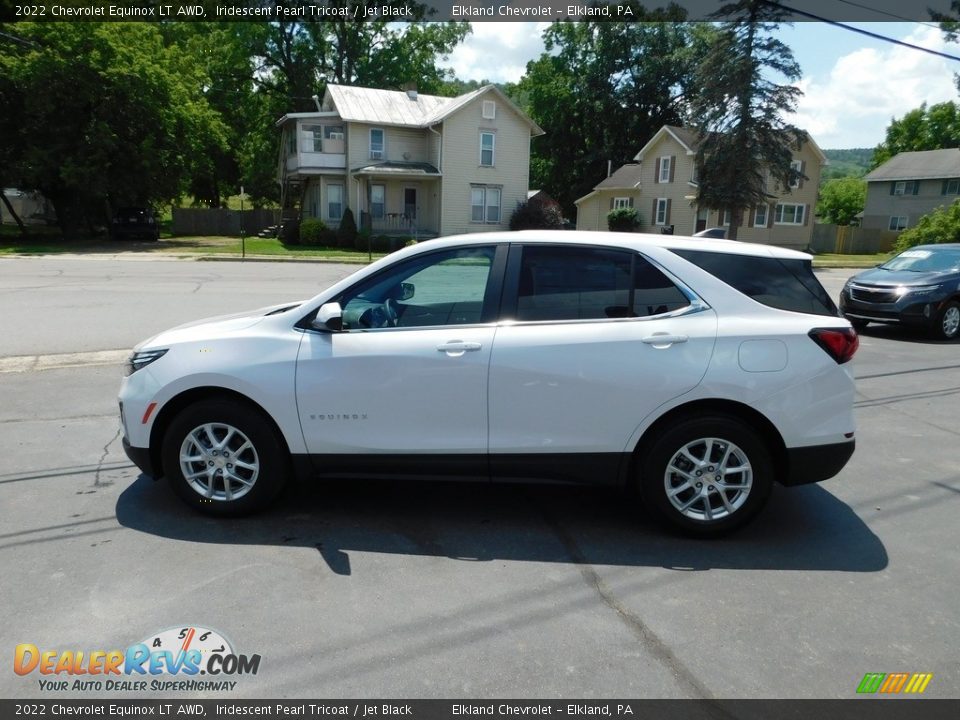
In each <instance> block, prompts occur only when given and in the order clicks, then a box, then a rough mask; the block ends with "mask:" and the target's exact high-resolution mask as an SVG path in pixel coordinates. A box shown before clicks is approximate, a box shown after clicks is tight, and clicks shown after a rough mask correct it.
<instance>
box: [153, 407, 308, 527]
mask: <svg viewBox="0 0 960 720" xmlns="http://www.w3.org/2000/svg"><path fill="white" fill-rule="evenodd" d="M161 452H162V459H163V469H164V474H165V475H166V476H167V478H168V479H169V481H170V483H171V485H172V486H173V489H174V491H176V493H177V494H178V495H179V496H180V497H181V498H182V499H183V500H185V501H186V502H187V504H189V505H191V506H193V507H195V508H197V509H198V510H201V511H203V512H205V513H209V514H212V515H243V514H247V513H250V512H254V511H257V510H260V509H262V508H264V507H266V506H267V505H268V504H269V503H270V502H271V501H272V500H273V499H274V498H275V497H276V496H277V495H278V494H279V492H280V491H281V490H282V489H283V486H284V485H285V484H286V481H287V478H288V476H289V474H290V469H289V468H290V459H289V455H288V452H287V449H286V446H285V445H284V443H283V441H282V440H281V439H280V438H279V437H278V436H277V433H276V431H275V430H274V428H273V426H272V425H271V423H270V422H269V421H268V420H267V419H266V418H265V417H264V416H263V415H262V414H261V413H260V412H259V411H257V410H255V409H254V408H252V407H250V406H249V405H247V404H245V403H242V402H238V401H234V400H229V399H222V400H203V401H201V402H198V403H195V404H193V405H190V406H188V407H187V408H185V409H184V410H182V411H181V412H180V413H179V414H178V415H177V416H176V417H175V418H174V420H173V422H172V423H170V427H169V428H167V432H166V434H165V435H164V439H163V447H162V450H161Z"/></svg>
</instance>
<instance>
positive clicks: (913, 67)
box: [791, 25, 960, 148]
mask: <svg viewBox="0 0 960 720" xmlns="http://www.w3.org/2000/svg"><path fill="white" fill-rule="evenodd" d="M902 39H903V40H904V41H906V42H909V43H911V44H913V45H919V46H921V47H925V48H929V49H931V50H939V51H942V52H947V53H949V54H958V51H960V46H958V45H957V44H955V43H948V42H946V41H945V40H944V38H943V34H942V33H941V32H940V31H939V30H938V29H936V28H934V27H929V26H925V25H920V26H917V28H916V29H914V30H913V31H912V32H911V33H910V34H909V35H907V36H906V37H905V38H902ZM958 70H960V64H957V63H953V62H951V61H948V60H947V59H945V58H941V57H937V56H935V55H930V54H927V53H923V52H921V51H919V50H913V49H910V48H906V47H901V46H899V45H893V44H887V45H884V46H883V47H882V48H881V49H879V50H878V49H873V48H861V49H859V50H855V51H853V52H851V53H848V54H846V55H843V56H841V57H840V58H839V59H838V60H837V61H836V63H834V66H833V68H832V70H831V71H830V74H829V77H827V78H817V77H807V78H804V79H803V80H802V81H801V82H800V89H801V90H803V92H804V96H803V98H801V100H800V102H799V103H798V107H797V113H796V115H794V116H793V117H792V118H791V120H792V122H794V123H795V124H796V125H798V126H799V127H802V128H804V129H805V130H807V131H808V132H809V133H810V134H811V135H812V136H813V138H814V139H815V140H816V141H817V144H818V145H820V147H823V148H848V147H874V146H876V145H878V144H879V143H880V142H881V141H882V140H883V138H884V136H885V131H886V127H887V125H889V124H890V120H891V118H894V117H897V118H899V117H901V116H903V115H904V114H905V113H906V112H908V111H910V110H912V109H914V108H917V107H919V106H920V105H921V103H924V102H926V103H927V105H933V104H935V103H939V102H944V101H947V100H958V99H960V98H958V95H957V87H956V85H955V84H954V78H953V74H954V72H956V71H958Z"/></svg>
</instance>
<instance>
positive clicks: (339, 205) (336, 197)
mask: <svg viewBox="0 0 960 720" xmlns="http://www.w3.org/2000/svg"><path fill="white" fill-rule="evenodd" d="M327 217H328V218H329V219H330V220H339V219H340V218H342V217H343V185H332V184H331V185H327Z"/></svg>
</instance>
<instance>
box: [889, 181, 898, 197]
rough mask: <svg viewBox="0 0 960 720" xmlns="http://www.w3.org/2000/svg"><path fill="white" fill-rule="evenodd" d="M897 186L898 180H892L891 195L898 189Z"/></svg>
mask: <svg viewBox="0 0 960 720" xmlns="http://www.w3.org/2000/svg"><path fill="white" fill-rule="evenodd" d="M896 187H897V181H896V180H893V181H891V183H890V194H891V195H893V191H894V190H895V189H896Z"/></svg>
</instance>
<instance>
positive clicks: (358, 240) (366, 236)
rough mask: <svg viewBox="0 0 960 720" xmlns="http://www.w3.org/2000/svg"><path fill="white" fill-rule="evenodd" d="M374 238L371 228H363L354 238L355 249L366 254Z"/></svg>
mask: <svg viewBox="0 0 960 720" xmlns="http://www.w3.org/2000/svg"><path fill="white" fill-rule="evenodd" d="M372 236H373V232H371V230H370V228H368V227H365V228H362V229H361V230H360V231H359V232H358V233H357V235H356V237H355V238H354V241H353V247H354V249H355V250H359V251H360V252H366V251H367V248H369V247H370V245H371V239H372Z"/></svg>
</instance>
